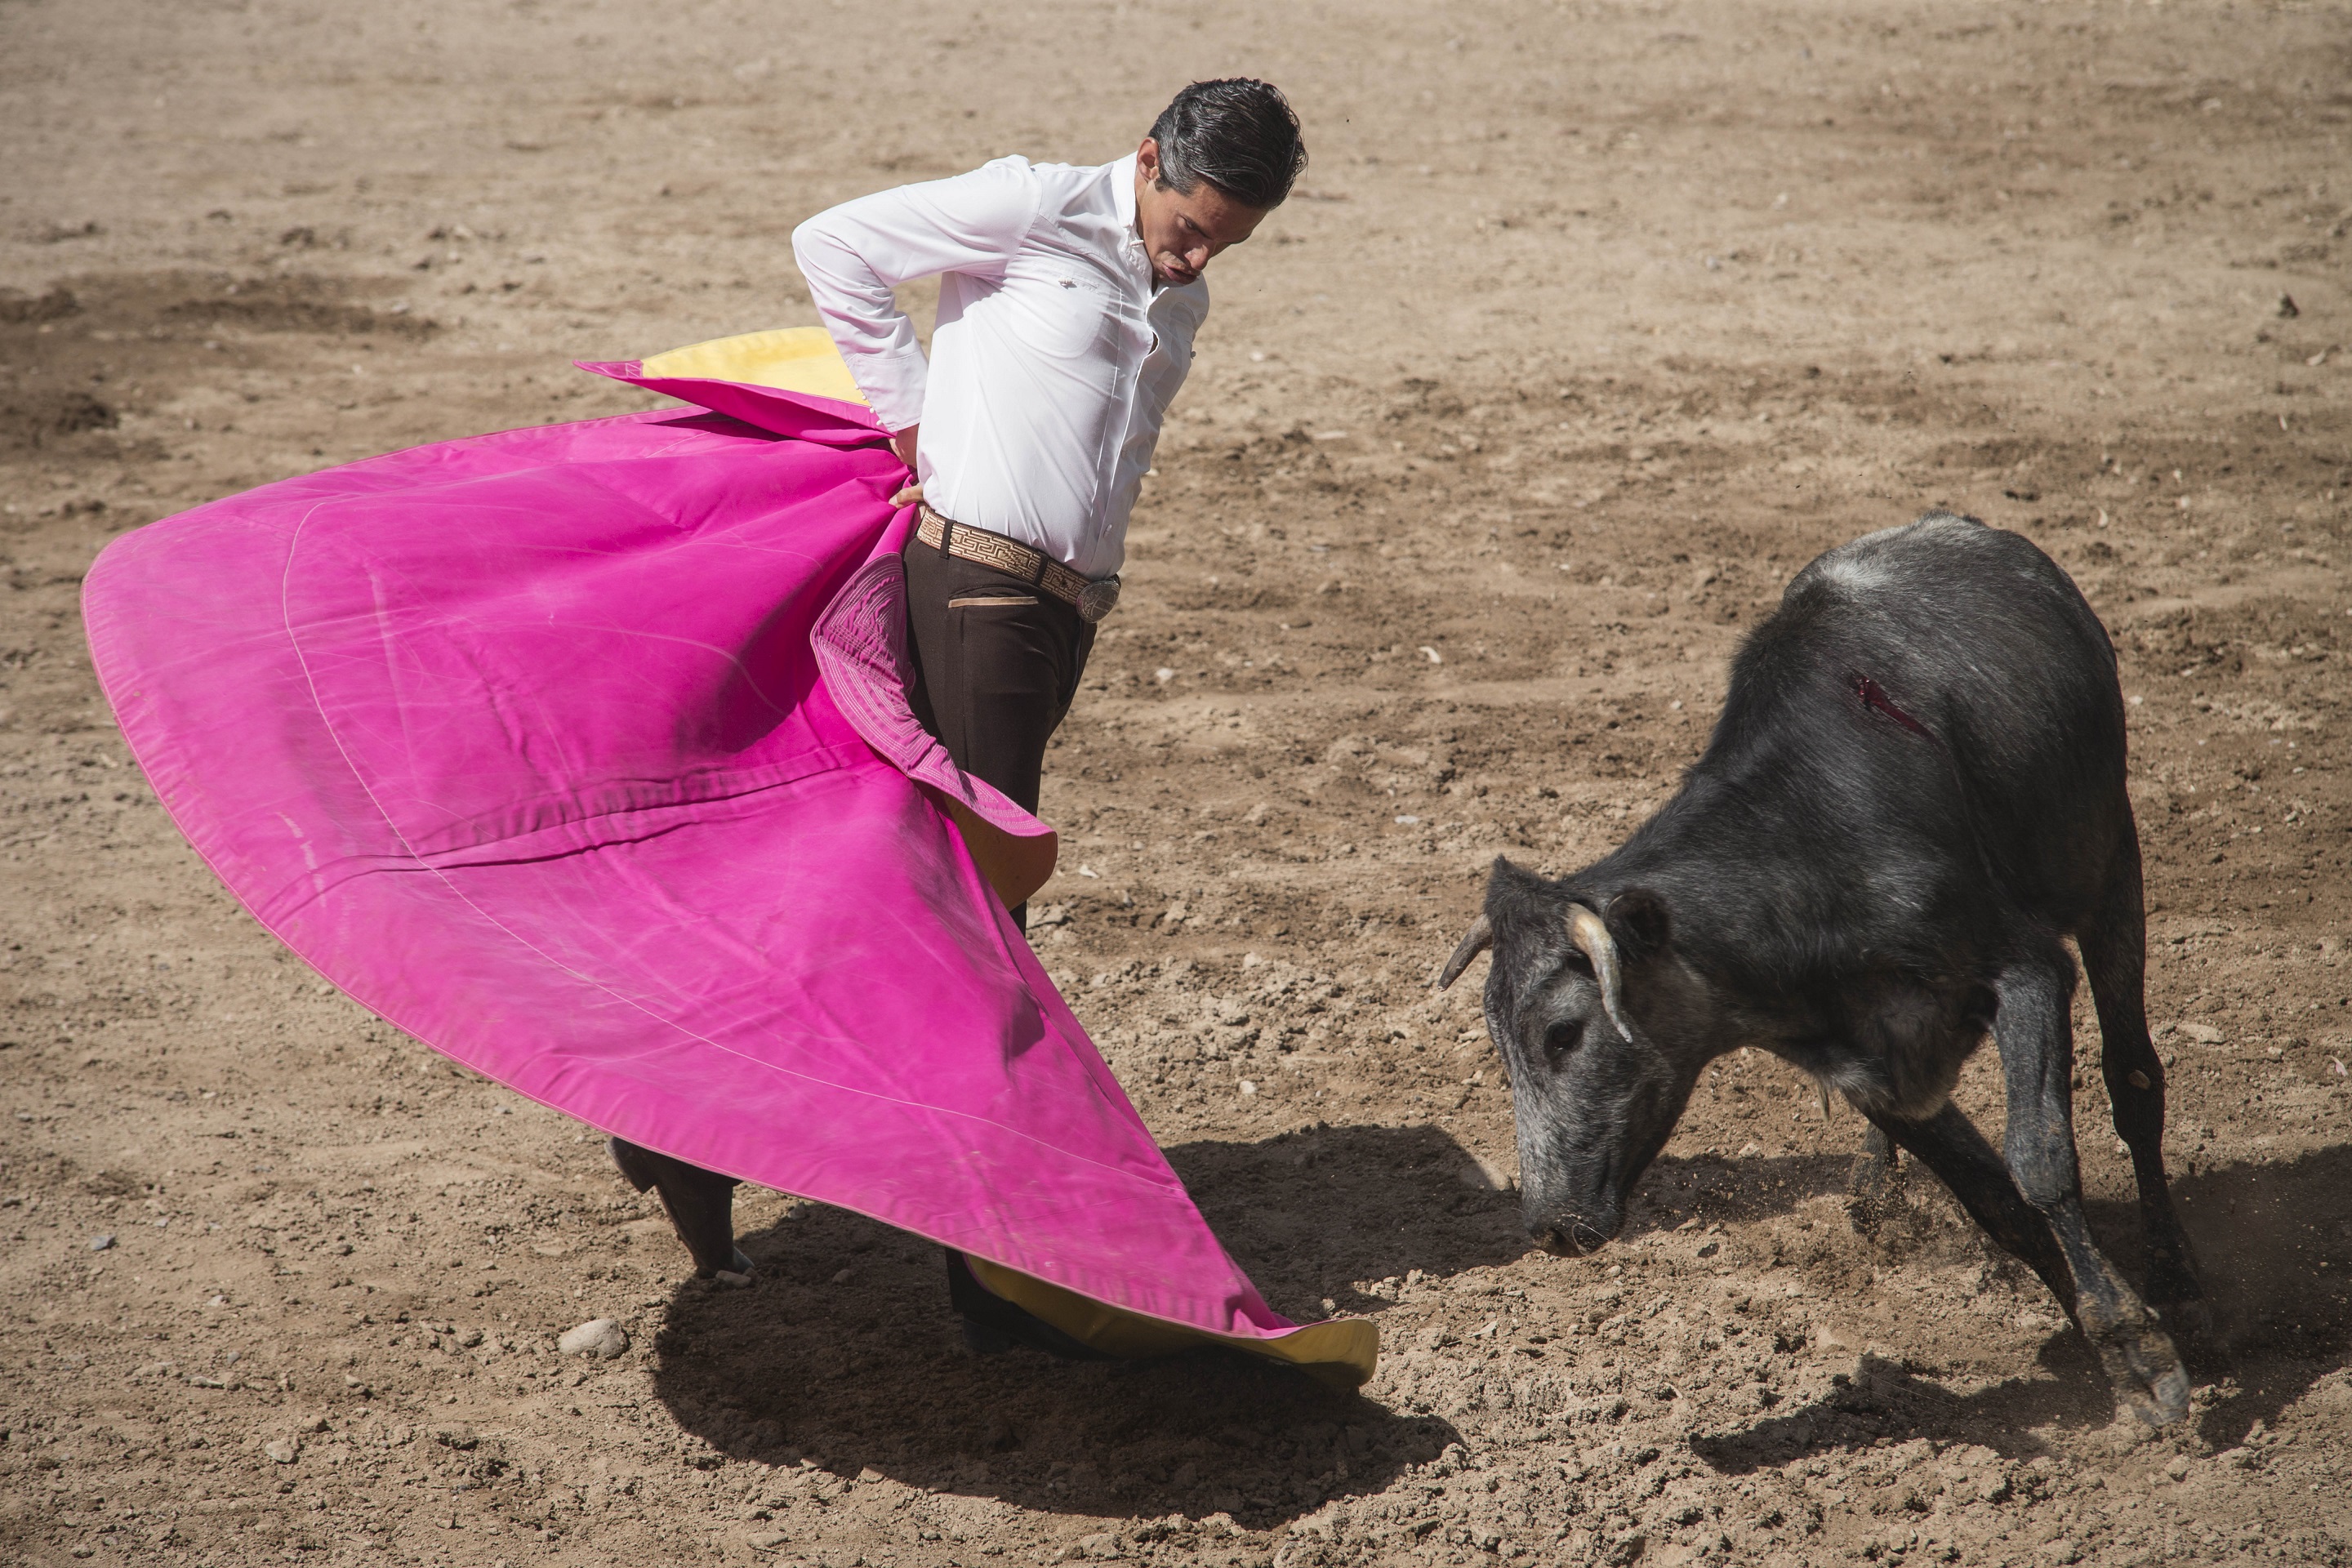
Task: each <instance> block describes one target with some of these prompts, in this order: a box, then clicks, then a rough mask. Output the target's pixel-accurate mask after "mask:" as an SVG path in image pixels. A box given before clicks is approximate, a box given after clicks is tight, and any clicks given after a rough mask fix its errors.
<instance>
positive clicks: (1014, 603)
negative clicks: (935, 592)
mask: <svg viewBox="0 0 2352 1568" xmlns="http://www.w3.org/2000/svg"><path fill="white" fill-rule="evenodd" d="M1036 602H1037V596H1036V595H1034V594H966V595H962V596H961V597H960V598H954V599H950V600H949V601H948V608H949V609H950V610H1006V609H1017V608H1019V607H1020V606H1021V605H1034V604H1035V603H1036Z"/></svg>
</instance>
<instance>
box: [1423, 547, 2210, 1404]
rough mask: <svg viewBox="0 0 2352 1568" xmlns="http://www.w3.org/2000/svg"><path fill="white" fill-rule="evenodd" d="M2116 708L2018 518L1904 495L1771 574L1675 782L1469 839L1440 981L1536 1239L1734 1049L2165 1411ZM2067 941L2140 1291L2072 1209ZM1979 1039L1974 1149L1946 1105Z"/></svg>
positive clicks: (2090, 646)
mask: <svg viewBox="0 0 2352 1568" xmlns="http://www.w3.org/2000/svg"><path fill="white" fill-rule="evenodd" d="M2124 711H2125V708H2124V700H2123V696H2122V692H2121V689H2120V686H2119V684H2118V680H2117V677H2116V657H2115V650H2114V647H2113V646H2112V645H2111V644H2110V643H2109V641H2108V638H2107V635H2106V630H2105V627H2104V626H2101V624H2100V622H2099V619H2098V617H2097V616H2095V614H2094V613H2093V612H2092V610H2091V607H2090V605H2088V604H2087V603H2085V602H2084V598H2083V595H2082V594H2081V592H2080V591H2079V590H2078V589H2077V588H2076V587H2075V585H2074V582H2073V580H2072V579H2070V578H2069V577H2068V576H2067V575H2066V574H2065V573H2064V572H2063V571H2062V570H2060V568H2059V567H2058V565H2057V564H2056V563H2054V562H2053V561H2052V560H2051V559H2050V558H2049V557H2048V556H2047V555H2044V554H2043V553H2042V552H2041V551H2040V550H2038V549H2036V548H2035V547H2034V546H2033V545H2032V544H2031V543H2030V542H2027V541H2026V540H2025V539H2023V538H2022V537H2021V536H2019V535H2017V534H2014V533H2008V532H2003V531H2000V530H1996V529H1992V528H1988V527H1986V526H1984V525H1983V524H1982V523H1981V522H1979V521H1977V520H1975V519H1973V518H1964V517H1959V516H1956V515H1954V514H1952V513H1950V512H1945V511H1931V512H1928V513H1927V514H1926V515H1925V516H1923V517H1921V518H1920V519H1919V520H1918V521H1916V522H1913V523H1911V524H1909V525H1907V526H1905V527H1901V528H1895V529H1889V530H1887V531H1884V532H1879V533H1874V534H1871V535H1869V536H1867V537H1865V538H1863V539H1858V540H1855V541H1854V542H1852V543H1849V544H1845V545H1843V546H1840V547H1839V548H1837V549H1834V550H1832V551H1830V552H1828V553H1826V554H1824V555H1822V557H1820V558H1819V559H1818V560H1816V561H1814V562H1813V563H1811V565H1809V566H1807V567H1806V568H1805V569H1804V570H1803V571H1802V572H1801V573H1799V574H1797V576H1796V577H1795V578H1794V579H1793V580H1792V581H1791V582H1790V584H1789V586H1788V589H1787V592H1786V593H1785V594H1784V595H1783V596H1782V599H1781V602H1780V608H1779V610H1778V611H1777V612H1776V613H1775V614H1774V615H1773V616H1771V617H1770V618H1769V620H1767V621H1766V622H1764V623H1763V624H1762V625H1761V626H1758V627H1757V628H1756V630H1755V631H1754V632H1753V633H1752V634H1751V635H1750V636H1749V637H1748V638H1747V640H1746V642H1745V643H1744V644H1743V645H1742V647H1740V649H1739V651H1738V655H1737V656H1736V658H1734V660H1733V663H1732V667H1731V679H1730V687H1729V690H1728V692H1727V695H1726V698H1725V700H1724V707H1723V712H1722V716H1721V717H1720V718H1719V719H1718V720H1717V722H1716V726H1715V731H1714V733H1713V735H1712V736H1711V737H1710V739H1709V740H1708V742H1707V746H1706V752H1705V753H1704V754H1703V755H1702V756H1701V757H1700V758H1699V759H1698V761H1697V763H1695V764H1694V765H1693V766H1692V767H1691V769H1690V770H1689V772H1688V773H1686V774H1685V777H1684V779H1683V782H1682V784H1681V787H1680V789H1679V790H1678V791H1677V792H1676V793H1675V795H1674V797H1673V798H1672V799H1671V800H1669V801H1668V802H1667V803H1666V804H1665V805H1664V806H1662V807H1661V808H1660V809H1659V810H1658V812H1657V813H1656V815H1655V816H1652V817H1651V818H1649V820H1647V821H1646V822H1644V823H1643V825H1642V826H1640V827H1639V828H1638V829H1637V830H1636V831H1635V832H1634V833H1633V836H1632V837H1630V838H1628V839H1627V840H1626V841H1625V842H1624V843H1623V844H1622V846H1621V847H1618V848H1617V849H1616V850H1614V851H1613V852H1612V853H1611V854H1609V855H1607V856H1606V857H1604V858H1601V859H1600V860H1598V861H1596V862H1594V863H1593V864H1592V865H1590V866H1588V867H1586V868H1583V869H1582V870H1580V871H1575V872H1572V873H1570V875H1568V876H1565V877H1562V878H1559V879H1557V880H1548V879H1544V878H1542V877H1539V876H1537V875H1534V874H1532V873H1530V872H1528V871H1526V870H1524V869H1522V868H1519V867H1517V866H1515V865H1513V864H1511V863H1510V862H1509V861H1508V860H1507V859H1498V860H1497V861H1496V864H1495V867H1494V869H1493V873H1492V875H1491V877H1490V879H1489V880H1488V884H1487V888H1486V904H1485V910H1484V912H1483V913H1482V914H1481V915H1480V916H1479V917H1478V919H1477V921H1476V922H1475V924H1474V925H1473V927H1472V928H1471V930H1470V932H1469V934H1468V935H1467V936H1465V938H1464V939H1463V941H1462V943H1461V945H1460V947H1459V948H1458V949H1456V950H1455V952H1454V955H1453V957H1452V958H1451V959H1450V960H1448V961H1447V963H1446V964H1445V966H1444V970H1443V972H1442V973H1441V974H1440V976H1439V984H1440V985H1441V986H1444V985H1450V984H1453V983H1454V980H1455V979H1456V978H1457V977H1459V975H1460V974H1461V973H1462V971H1463V969H1464V967H1465V965H1467V964H1468V963H1470V962H1471V961H1472V959H1473V958H1474V957H1475V955H1476V954H1477V953H1478V952H1480V951H1482V950H1484V949H1487V948H1491V949H1492V950H1493V962H1492V965H1491V968H1490V970H1489V973H1488V975H1487V979H1486V997H1485V1010H1486V1027H1487V1031H1488V1033H1489V1034H1490V1035H1491V1037H1493V1040H1494V1043H1495V1045H1496V1048H1497V1049H1498V1050H1499V1051H1500V1052H1501V1054H1502V1056H1503V1058H1504V1059H1505V1061H1506V1062H1507V1066H1508V1068H1509V1071H1510V1079H1511V1085H1512V1109H1513V1113H1514V1117H1515V1121H1516V1123H1517V1140H1518V1152H1519V1170H1520V1184H1521V1191H1522V1194H1523V1196H1522V1216H1523V1218H1524V1219H1525V1221H1526V1224H1527V1226H1528V1232H1529V1233H1530V1235H1531V1236H1532V1237H1534V1238H1535V1239H1536V1241H1537V1242H1538V1243H1539V1244H1540V1245H1541V1246H1543V1247H1546V1248H1548V1249H1549V1250H1551V1251H1554V1252H1559V1253H1581V1252H1586V1251H1590V1250H1591V1249H1593V1248H1596V1247H1601V1246H1602V1245H1603V1244H1604V1243H1606V1242H1607V1241H1609V1240H1610V1239H1611V1238H1612V1237H1615V1236H1616V1235H1617V1234H1618V1232H1619V1230H1620V1229H1621V1228H1622V1226H1623V1224H1624V1218H1625V1209H1626V1202H1627V1198H1628V1195H1629V1194H1630V1193H1631V1192H1632V1190H1633V1185H1634V1184H1635V1183H1636V1182H1637V1181H1638V1180H1639V1179H1640V1177H1641V1175H1642V1173H1643V1171H1644V1170H1645V1169H1646V1168H1647V1167H1648V1166H1649V1164H1650V1163H1651V1162H1652V1161H1653V1160H1654V1159H1655V1158H1656V1157H1657V1154H1658V1152H1659V1151H1660V1150H1661V1149H1662V1148H1664V1146H1665V1142H1666V1140H1667V1138H1668V1137H1669V1136H1670V1135H1671V1134H1672V1133H1673V1131H1674V1128H1675V1122H1676V1121H1678V1120H1679V1119H1680V1117H1681V1115H1682V1112H1683V1110H1684V1108H1685V1105H1687V1103H1688V1102H1689V1100H1690V1096H1691V1092H1692V1089H1694V1088H1695V1087H1696V1084H1697V1082H1698V1079H1699V1077H1700V1075H1701V1073H1702V1072H1703V1071H1704V1070H1705V1069H1706V1065H1707V1063H1708V1062H1710V1061H1712V1060H1713V1059H1715V1058H1717V1057H1719V1056H1722V1055H1723V1054H1724V1053H1726V1052H1727V1051H1730V1050H1733V1049H1735V1048H1737V1047H1740V1046H1754V1047H1760V1048H1762V1049H1764V1050H1768V1051H1770V1052H1772V1053H1773V1054H1774V1055H1776V1056H1778V1057H1780V1058H1782V1059H1784V1060H1786V1061H1788V1062H1790V1063H1791V1064H1793V1065H1794V1066H1795V1067H1797V1068H1800V1069H1801V1070H1802V1071H1804V1072H1806V1073H1809V1074H1811V1075H1812V1076H1813V1078H1814V1079H1816V1080H1818V1081H1819V1082H1820V1083H1821V1084H1822V1086H1823V1091H1824V1093H1826V1092H1827V1090H1828V1089H1837V1090H1838V1091H1840V1092H1841V1093H1843V1095H1844V1097H1845V1099H1846V1100H1847V1101H1848V1102H1849V1103H1850V1104H1852V1105H1853V1107H1854V1108H1855V1109H1856V1110H1859V1111H1860V1112H1861V1113H1862V1114H1863V1115H1864V1117H1866V1118H1868V1120H1869V1121H1870V1124H1871V1129H1872V1131H1871V1132H1870V1133H1869V1148H1868V1152H1867V1153H1866V1154H1865V1159H1876V1160H1880V1161H1887V1160H1891V1159H1893V1158H1894V1157H1895V1156H1894V1151H1895V1149H1898V1148H1899V1149H1900V1150H1903V1151H1907V1152H1909V1153H1910V1154H1911V1155H1913V1156H1914V1157H1916V1159H1917V1160H1918V1161H1919V1162H1920V1163H1922V1164H1924V1165H1926V1166H1927V1168H1928V1169H1929V1170H1931V1171H1933V1172H1934V1173H1936V1174H1937V1176H1938V1177H1939V1178H1941V1179H1942V1181H1943V1182H1944V1184H1946V1185H1947V1186H1948V1188H1949V1189H1950V1190H1951V1192H1952V1194H1954V1195H1955V1196H1956V1197H1957V1198H1958V1200H1959V1202H1960V1203H1961V1205H1963V1206H1964V1207H1965V1208H1966V1209H1967V1210H1968V1212H1969V1215H1972V1216H1973V1217H1974V1218H1975V1220H1976V1221H1977V1223H1978V1224H1979V1225H1980V1226H1983V1227H1984V1229H1985V1230H1986V1231H1987V1232H1988V1233H1989V1234H1990V1236H1991V1237H1993V1239H1994V1240H1995V1241H1996V1242H1998V1243H1999V1244H2000V1246H2001V1247H2004V1248H2005V1249H2007V1250H2008V1251H2009V1252H2011V1253H2012V1254H2014V1255H2015V1256H2016V1257H2017V1258H2021V1260H2023V1261H2024V1262H2025V1263H2026V1264H2027V1265H2028V1266H2029V1267H2031V1268H2032V1269H2033V1271H2034V1272H2035V1273H2036V1274H2038V1275H2039V1276H2040V1277H2041V1278H2042V1281H2043V1282H2044V1283H2045V1284H2047V1285H2048V1286H2049V1288H2050V1289H2051V1292H2052V1293H2053V1295H2054V1296H2056V1298H2057V1299H2058V1300H2059V1302H2060V1303H2061V1304H2062V1305H2063V1307H2064V1309H2065V1310H2066V1312H2067V1314H2068V1316H2069V1317H2070V1318H2072V1319H2073V1321H2074V1323H2075V1324H2076V1326H2077V1327H2079V1328H2080V1329H2081V1331H2082V1332H2083V1333H2084V1336H2085V1337H2086V1338H2087V1339H2088V1340H2089V1342H2090V1343H2091V1344H2092V1345H2093V1346H2094V1347H2095V1349H2096V1351H2097V1352H2098V1355H2099V1358H2100V1360H2101V1362H2102V1363H2103V1364H2104V1365H2105V1369H2106V1372H2107V1374H2108V1376H2109V1378H2110V1379H2111V1381H2112V1382H2113V1383H2114V1384H2115V1386H2116V1392H2117V1394H2118V1395H2119V1397H2121V1398H2122V1400H2123V1401H2124V1402H2125V1403H2126V1405H2127V1406H2128V1407H2129V1408H2130V1409H2131V1410H2132V1411H2134V1413H2136V1414H2137V1415H2139V1416H2140V1417H2141V1418H2142V1419H2143V1420H2145V1421H2147V1423H2148V1424H2149V1425H2151V1426H2168V1425H2171V1424H2172V1423H2175V1422H2178V1421H2179V1420H2181V1419H2182V1418H2183V1417H2184V1416H2185V1415H2186V1414H2187V1412H2188V1407H2189V1380H2188V1376H2187V1373H2186V1372H2185V1371H2184V1369H2183V1366H2182V1363H2181V1357H2180V1353H2179V1349H2178V1348H2177V1347H2176V1345H2175V1343H2174V1340H2173V1338H2172V1335H2171V1334H2170V1333H2168V1331H2167V1324H2168V1322H2171V1323H2173V1324H2175V1325H2179V1324H2183V1323H2186V1324H2189V1325H2191V1326H2194V1325H2195V1324H2197V1323H2198V1322H2199V1321H2200V1320H2201V1314H2202V1304H2203V1292H2202V1289H2201V1288H2200V1284H2199V1282H2198V1278H2197V1271H2196V1268H2195V1264H2194V1261H2193V1258H2192V1257H2191V1255H2190V1251H2189V1243H2188V1239H2187V1237H2186V1236H2185V1235H2184V1234H2183V1232H2182V1229H2181V1226H2180V1221H2179V1215H2177V1213H2176V1212H2175V1210H2174V1207H2173V1203H2172V1198H2171V1194H2170V1192H2169V1190H2168V1187H2167V1185H2166V1178H2165V1170H2164V1151H2163V1133H2164V1065H2163V1063H2162V1062H2161V1061H2160V1060H2159V1059H2158V1056H2157V1053H2156V1050H2155V1047H2153V1045H2152V1044H2151V1043H2150V1041H2149V1039H2148V1032H2147V1014H2146V1005H2145V998H2144V977H2145V964H2146V931H2145V914H2144V910H2143V906H2142V900H2141V883H2140V850H2139V837H2138V833H2137V828H2136V826H2135V825H2134V823H2133V820H2132V808H2131V801H2130V798H2129V796H2128V795H2126V791H2125V734H2124V729H2125V726H2124ZM2068 938H2072V939H2073V941H2074V943H2075V946H2076V948H2077V950H2078V951H2079V952H2081V954H2082V967H2083V970H2084V972H2085V973H2087V974H2088V976H2089V979H2090V984H2091V994H2092V996H2093V999H2094V1001H2095V1004H2096V1006H2097V1012H2098V1020H2099V1036H2100V1045H2101V1067H2102V1070H2103V1073H2104V1076H2105V1080H2106V1088H2107V1093H2108V1096H2109V1099H2110V1100H2111V1102H2112V1104H2113V1107H2114V1114H2115V1126H2116V1132H2117V1133H2118V1134H2119V1135H2120V1136H2121V1137H2122V1139H2123V1141H2124V1143H2125V1144H2126V1147H2127V1148H2128V1149H2129V1151H2130V1153H2131V1161H2132V1168H2133V1172H2134V1174H2135V1175H2136V1177H2137V1183H2138V1191H2139V1215H2140V1220H2141V1225H2142V1228H2143V1232H2144V1236H2145V1240H2146V1258H2147V1274H2146V1284H2147V1293H2146V1296H2145V1297H2143V1296H2142V1295H2141V1294H2139V1293H2137V1292H2135V1291H2134V1290H2133V1289H2132V1288H2131V1286H2130V1285H2129V1284H2128V1283H2126V1280H2125V1279H2124V1278H2123V1277H2122V1275H2121V1274H2119V1273H2118V1272H2117V1270H2116V1268H2115V1266H2114V1265H2113V1264H2112V1263H2110V1262H2109V1261H2108V1259H2107V1258H2106V1257H2105V1255H2104V1254H2103V1253H2102V1252H2101V1251H2100V1249H2099V1247H2098V1246H2097V1245H2096V1243H2095V1241H2094V1240H2093V1238H2092V1236H2091V1233H2090V1229H2089V1227H2088V1226H2087V1225H2086V1224H2085V1223H2084V1212H2083V1194H2082V1182H2081V1177H2080V1173H2079V1171H2078V1168H2077V1164H2076V1158H2075V1148H2074V1106H2073V1093H2072V1086H2073V1075H2074V1039H2073V1029H2072V1003H2073V997H2074V986H2075V982H2076V970H2075V965H2074V959H2073V958H2072V957H2071V956H2070V955H2069V954H2068V952H2067V949H2066V947H2065V945H2064V942H2065V939H2068ZM1988 1035H1990V1036H1991V1037H1993V1038H1994V1039H1995V1040H1996V1041H1997V1042H1998V1050H1999V1053H2000V1065H2001V1071H2002V1076H2003V1081H2004V1085H2005V1089H2006V1092H2007V1100H2008V1122H2007V1127H2006V1129H2005V1132H2004V1136H2003V1146H2002V1149H2001V1150H2000V1152H1998V1153H1996V1152H1994V1150H1993V1148H1992V1147H1991V1145H1990V1143H1989V1142H1987V1141H1986V1139H1985V1137H1984V1136H1983V1134H1981V1133H1980V1132H1979V1131H1978V1130H1977V1128H1976V1126H1975V1125H1974V1124H1973V1123H1972V1122H1970V1121H1969V1119H1968V1118H1967V1117H1966V1116H1965V1115H1963V1114H1962V1113H1961V1112H1960V1110H1958V1108H1957V1107H1956V1106H1954V1105H1953V1104H1952V1102H1951V1093H1952V1089H1953V1086H1954V1084H1955V1083H1956V1082H1957V1081H1958V1077H1959V1072H1960V1068H1961V1066H1962V1064H1963V1063H1964V1062H1966V1061H1967V1060H1968V1058H1969V1056H1970V1055H1971V1054H1972V1053H1973V1052H1974V1051H1975V1050H1976V1049H1977V1047H1979V1045H1980V1044H1982V1043H1983V1041H1984V1040H1985V1038H1986V1037H1987V1036H1988ZM2183 1339H2184V1341H2186V1340H2187V1339H2188V1335H2187V1334H2186V1333H2184V1335H2183Z"/></svg>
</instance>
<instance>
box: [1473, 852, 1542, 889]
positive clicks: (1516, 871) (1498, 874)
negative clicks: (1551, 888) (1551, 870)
mask: <svg viewBox="0 0 2352 1568" xmlns="http://www.w3.org/2000/svg"><path fill="white" fill-rule="evenodd" d="M1542 886H1543V879H1542V878H1541V877H1538V876H1537V875H1536V874H1535V873H1534V872H1533V871H1530V870H1528V868H1525V867H1524V866H1516V865H1513V864H1512V863H1511V862H1510V861H1509V860H1507V859H1506V858H1503V857H1502V856H1500V855H1497V856H1496V857H1495V864H1494V867H1493V868H1492V870H1491V871H1490V872H1489V873H1488V879H1487V883H1486V887H1487V891H1488V893H1489V894H1490V895H1491V894H1493V893H1496V892H1504V891H1508V892H1514V893H1523V892H1526V891H1527V890H1528V889H1530V888H1540V887H1542Z"/></svg>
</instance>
